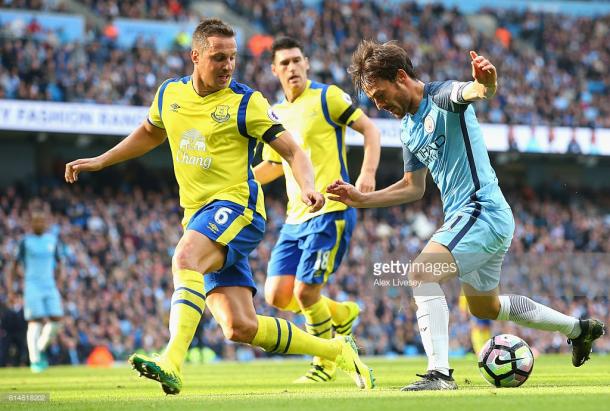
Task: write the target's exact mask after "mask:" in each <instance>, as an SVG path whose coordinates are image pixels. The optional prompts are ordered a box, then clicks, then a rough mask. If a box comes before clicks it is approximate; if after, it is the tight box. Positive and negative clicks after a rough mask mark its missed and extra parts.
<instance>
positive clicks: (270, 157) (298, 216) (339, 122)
mask: <svg viewBox="0 0 610 411" xmlns="http://www.w3.org/2000/svg"><path fill="white" fill-rule="evenodd" d="M273 112H274V113H275V114H276V115H277V116H278V117H279V119H280V121H281V122H282V124H283V125H284V127H286V129H288V131H290V133H291V134H292V135H293V136H294V138H295V139H296V140H297V142H298V143H299V144H300V146H301V148H303V150H304V151H305V153H306V154H307V155H308V156H309V158H310V159H311V162H312V163H313V167H314V171H315V188H316V190H317V191H319V192H321V193H324V192H325V190H326V187H327V186H328V185H329V184H331V183H332V182H334V181H335V180H337V179H339V178H340V179H342V180H343V181H349V176H348V173H347V163H346V155H345V128H346V126H347V125H349V124H351V123H352V122H353V121H356V120H357V119H358V118H359V117H360V116H361V115H362V110H360V109H359V108H356V107H355V106H354V105H353V104H352V100H351V98H350V96H349V95H348V94H346V93H344V92H343V91H342V90H341V89H340V88H339V87H337V86H333V85H331V86H329V85H326V84H321V83H316V82H313V81H308V82H307V86H306V88H305V91H303V93H302V94H301V95H300V96H299V97H297V98H296V99H295V100H294V101H293V102H288V101H287V100H284V101H282V102H280V103H278V104H276V105H274V106H273ZM263 160H267V161H272V162H276V163H282V165H283V168H284V175H285V176H286V192H287V194H288V209H287V218H286V223H288V224H299V223H302V222H305V221H307V220H309V219H310V218H312V217H315V216H317V215H320V214H324V213H328V212H332V211H341V210H345V209H346V208H347V206H346V205H345V204H343V203H339V202H336V201H326V204H325V205H324V207H323V208H322V209H321V210H320V211H318V212H317V213H310V212H309V211H308V207H307V206H306V205H305V204H303V202H302V201H301V190H300V188H299V185H298V184H297V182H296V180H295V178H294V176H293V175H292V172H291V170H290V167H289V166H288V164H287V163H286V162H285V161H283V160H282V158H281V157H280V156H279V154H277V153H276V152H275V151H274V150H273V149H272V148H271V146H268V145H265V146H264V150H263Z"/></svg>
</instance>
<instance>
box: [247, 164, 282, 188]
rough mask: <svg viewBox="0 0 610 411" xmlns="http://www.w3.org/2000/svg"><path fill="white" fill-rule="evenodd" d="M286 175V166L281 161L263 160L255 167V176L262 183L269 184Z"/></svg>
mask: <svg viewBox="0 0 610 411" xmlns="http://www.w3.org/2000/svg"><path fill="white" fill-rule="evenodd" d="M283 175H284V168H283V167H282V165H281V164H279V163H274V162H272V161H267V160H263V161H262V162H261V163H260V164H258V165H257V166H256V167H254V178H256V179H257V180H258V182H259V183H261V184H267V183H270V182H272V181H273V180H276V179H278V178H280V177H281V176H283Z"/></svg>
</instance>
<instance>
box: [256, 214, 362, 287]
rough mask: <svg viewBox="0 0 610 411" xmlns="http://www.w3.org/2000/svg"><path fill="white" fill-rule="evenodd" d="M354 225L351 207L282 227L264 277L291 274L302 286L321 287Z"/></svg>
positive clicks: (343, 251) (332, 268) (343, 248)
mask: <svg viewBox="0 0 610 411" xmlns="http://www.w3.org/2000/svg"><path fill="white" fill-rule="evenodd" d="M355 225H356V210H354V209H353V208H348V209H347V210H345V211H335V212H332V213H326V214H322V215H320V216H317V217H314V218H312V219H310V220H308V221H306V222H304V223H301V224H284V226H283V227H282V230H281V231H280V237H279V239H278V241H277V243H276V244H275V247H274V248H273V251H272V252H271V258H270V260H269V267H268V270H267V272H268V274H267V275H269V276H277V275H295V276H296V279H297V280H299V281H302V282H303V283H305V284H324V283H325V282H326V281H327V280H328V276H329V275H331V274H332V273H334V272H335V271H337V269H338V268H339V264H340V263H341V260H342V259H343V256H344V255H345V253H346V251H347V248H348V245H349V241H350V238H351V237H352V231H353V230H354V226H355Z"/></svg>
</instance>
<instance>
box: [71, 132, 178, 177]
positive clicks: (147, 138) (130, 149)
mask: <svg viewBox="0 0 610 411" xmlns="http://www.w3.org/2000/svg"><path fill="white" fill-rule="evenodd" d="M166 137H167V136H166V134H165V130H163V129H162V128H159V127H155V126H153V125H152V124H150V123H149V122H148V121H144V122H143V123H142V124H141V125H140V126H139V127H138V128H136V129H135V130H134V131H133V132H132V133H131V134H130V135H129V136H127V137H126V138H125V139H123V140H122V141H121V142H120V143H119V144H117V145H116V146H114V147H112V148H111V149H110V150H108V151H106V152H105V153H104V154H101V155H99V156H97V157H92V158H80V159H78V160H74V161H72V162H70V163H68V164H66V172H65V179H66V181H67V182H68V183H74V182H76V181H78V174H79V173H80V172H82V171H99V170H101V169H103V168H106V167H109V166H111V165H114V164H117V163H121V162H123V161H126V160H129V159H132V158H136V157H140V156H141V155H143V154H146V153H148V152H149V151H150V150H152V149H153V148H155V147H157V146H158V145H160V144H161V143H163V142H164V141H165V138H166Z"/></svg>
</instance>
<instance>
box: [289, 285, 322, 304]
mask: <svg viewBox="0 0 610 411" xmlns="http://www.w3.org/2000/svg"><path fill="white" fill-rule="evenodd" d="M294 297H295V298H296V299H297V301H298V302H299V304H300V305H301V307H309V306H310V305H312V304H315V303H316V302H317V301H318V300H319V299H320V287H318V286H316V285H309V284H304V283H301V284H298V285H297V286H295V287H294Z"/></svg>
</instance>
